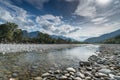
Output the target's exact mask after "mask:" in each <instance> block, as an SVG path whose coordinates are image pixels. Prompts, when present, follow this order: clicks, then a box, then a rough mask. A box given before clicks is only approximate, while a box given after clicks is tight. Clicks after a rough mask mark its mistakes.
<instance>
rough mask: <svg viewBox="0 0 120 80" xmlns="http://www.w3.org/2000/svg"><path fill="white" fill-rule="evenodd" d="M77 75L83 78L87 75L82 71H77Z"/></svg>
mask: <svg viewBox="0 0 120 80" xmlns="http://www.w3.org/2000/svg"><path fill="white" fill-rule="evenodd" d="M76 76H77V77H81V78H82V79H84V78H85V75H84V74H82V73H81V72H77V73H76Z"/></svg>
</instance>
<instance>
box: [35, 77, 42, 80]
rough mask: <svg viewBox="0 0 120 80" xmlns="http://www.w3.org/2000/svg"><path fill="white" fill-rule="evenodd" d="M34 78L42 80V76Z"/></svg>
mask: <svg viewBox="0 0 120 80" xmlns="http://www.w3.org/2000/svg"><path fill="white" fill-rule="evenodd" d="M34 80H42V77H35V78H34Z"/></svg>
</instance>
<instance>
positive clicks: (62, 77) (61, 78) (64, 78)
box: [59, 76, 67, 80]
mask: <svg viewBox="0 0 120 80" xmlns="http://www.w3.org/2000/svg"><path fill="white" fill-rule="evenodd" d="M59 79H60V80H66V79H67V76H61V77H60V78H59Z"/></svg>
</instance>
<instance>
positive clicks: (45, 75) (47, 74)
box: [42, 73, 50, 77]
mask: <svg viewBox="0 0 120 80" xmlns="http://www.w3.org/2000/svg"><path fill="white" fill-rule="evenodd" d="M48 76H50V73H44V74H42V77H48Z"/></svg>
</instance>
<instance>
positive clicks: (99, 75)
mask: <svg viewBox="0 0 120 80" xmlns="http://www.w3.org/2000/svg"><path fill="white" fill-rule="evenodd" d="M96 74H97V75H98V77H107V76H108V75H107V74H104V73H96Z"/></svg>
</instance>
